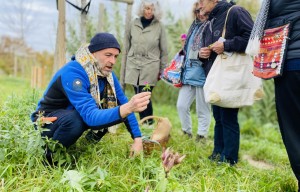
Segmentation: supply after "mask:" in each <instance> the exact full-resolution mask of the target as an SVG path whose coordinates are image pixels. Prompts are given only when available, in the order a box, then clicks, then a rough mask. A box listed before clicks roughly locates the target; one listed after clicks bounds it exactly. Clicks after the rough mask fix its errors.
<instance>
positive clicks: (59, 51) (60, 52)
mask: <svg viewBox="0 0 300 192" xmlns="http://www.w3.org/2000/svg"><path fill="white" fill-rule="evenodd" d="M65 11H66V4H65V1H64V0H58V27H57V36H56V45H55V56H54V65H53V73H55V72H56V71H57V70H58V69H59V68H61V67H62V66H63V65H64V64H65V62H66V16H65V15H66V14H65Z"/></svg>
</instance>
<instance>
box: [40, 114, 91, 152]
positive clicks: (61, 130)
mask: <svg viewBox="0 0 300 192" xmlns="http://www.w3.org/2000/svg"><path fill="white" fill-rule="evenodd" d="M47 117H57V120H56V121H54V122H53V123H52V124H46V125H45V126H44V128H47V129H49V131H44V132H43V133H42V136H48V138H52V139H53V140H58V141H59V142H60V143H61V144H62V145H63V146H65V147H69V146H71V145H72V144H74V143H75V142H76V141H77V139H78V138H79V137H80V136H81V135H82V134H83V132H84V131H85V130H86V129H87V125H86V124H85V123H84V122H83V120H82V118H81V116H80V115H79V113H78V112H77V111H76V110H63V109H61V110H57V111H54V112H52V113H50V114H48V115H47Z"/></svg>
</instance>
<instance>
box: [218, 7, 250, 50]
mask: <svg viewBox="0 0 300 192" xmlns="http://www.w3.org/2000/svg"><path fill="white" fill-rule="evenodd" d="M229 14H230V15H229V17H228V24H231V25H232V26H231V27H229V26H228V27H227V29H228V28H231V30H235V31H234V34H236V35H234V37H233V38H230V39H229V38H228V39H226V41H225V42H224V51H228V52H245V49H246V47H247V44H248V40H249V37H250V34H251V30H252V27H253V20H252V18H251V15H250V13H249V12H248V11H247V10H246V9H244V8H242V7H239V6H235V7H233V8H232V10H231V12H230V13H229Z"/></svg>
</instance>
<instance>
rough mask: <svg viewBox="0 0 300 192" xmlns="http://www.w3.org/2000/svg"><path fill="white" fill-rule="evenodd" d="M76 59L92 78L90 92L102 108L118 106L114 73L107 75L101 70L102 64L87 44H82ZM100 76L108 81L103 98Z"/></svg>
mask: <svg viewBox="0 0 300 192" xmlns="http://www.w3.org/2000/svg"><path fill="white" fill-rule="evenodd" d="M75 58H76V61H78V62H79V63H80V64H81V66H82V67H83V68H84V70H85V72H86V73H87V75H88V77H89V80H90V93H91V95H92V97H93V98H94V99H95V101H96V103H97V105H98V107H99V108H100V109H109V108H113V107H116V106H117V96H116V91H115V85H114V81H113V76H112V73H110V74H109V75H108V76H107V77H104V75H103V74H102V73H101V71H100V64H99V63H98V61H97V60H96V58H95V57H94V56H93V54H91V53H90V51H89V49H88V47H87V45H84V46H81V47H80V48H79V49H78V50H77V52H76V54H75ZM98 76H100V77H101V78H106V80H107V83H106V84H105V88H104V94H103V98H102V100H101V96H100V90H99V83H98Z"/></svg>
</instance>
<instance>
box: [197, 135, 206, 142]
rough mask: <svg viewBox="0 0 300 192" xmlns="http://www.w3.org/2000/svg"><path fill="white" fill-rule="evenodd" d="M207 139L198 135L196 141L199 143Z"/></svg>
mask: <svg viewBox="0 0 300 192" xmlns="http://www.w3.org/2000/svg"><path fill="white" fill-rule="evenodd" d="M204 139H205V137H204V136H203V135H197V136H196V139H195V141H196V142H197V143H198V142H200V141H203V140H204Z"/></svg>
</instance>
